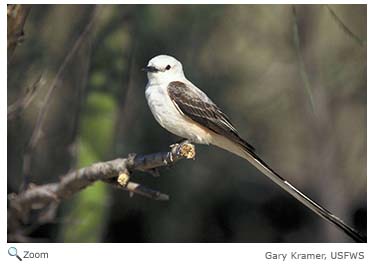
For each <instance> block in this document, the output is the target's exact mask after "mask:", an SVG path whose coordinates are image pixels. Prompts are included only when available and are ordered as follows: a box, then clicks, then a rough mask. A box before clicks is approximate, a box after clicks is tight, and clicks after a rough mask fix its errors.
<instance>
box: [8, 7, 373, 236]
mask: <svg viewBox="0 0 373 266" xmlns="http://www.w3.org/2000/svg"><path fill="white" fill-rule="evenodd" d="M27 8H28V9H29V10H28V16H27V18H26V19H25V24H24V29H23V33H24V34H23V35H22V43H20V44H19V45H17V46H16V47H15V48H14V50H13V51H11V53H9V46H8V77H7V82H8V96H7V97H8V99H7V100H8V106H12V105H14V103H17V101H19V100H20V99H22V97H24V95H27V94H30V91H31V94H32V97H31V98H32V99H30V101H29V103H28V104H27V106H26V107H25V108H24V110H22V111H18V112H13V113H11V115H10V116H9V108H8V134H7V135H8V147H7V153H8V163H7V164H8V177H7V178H8V193H13V192H15V193H17V192H19V191H20V190H21V189H22V187H23V186H25V184H28V183H34V184H45V183H49V182H55V181H58V178H59V177H60V176H62V175H64V174H65V173H67V172H68V171H70V170H73V169H76V168H81V167H84V166H87V165H90V164H92V163H94V162H99V161H106V160H111V159H114V158H117V157H125V156H127V154H128V153H132V152H135V153H139V154H147V153H152V152H158V151H167V150H168V146H169V145H170V144H172V143H174V142H175V141H178V140H179V139H178V138H177V137H175V136H173V135H171V134H170V133H168V132H166V131H165V130H164V129H162V128H161V127H160V126H159V125H158V124H157V123H156V121H155V120H154V118H153V116H152V114H151V112H150V110H149V108H148V106H147V103H146V100H145V96H144V89H145V85H146V83H147V78H146V75H145V74H144V73H143V72H141V71H140V69H141V68H142V67H143V66H146V64H147V62H148V61H149V60H150V59H151V58H152V57H153V56H156V55H159V54H169V55H172V56H174V57H176V58H177V59H179V60H180V61H181V62H182V63H183V65H184V71H185V74H186V76H187V78H189V79H190V80H192V81H193V83H194V84H196V85H197V86H198V87H200V88H201V89H202V90H204V91H205V92H206V93H207V94H208V95H209V96H210V97H211V98H212V99H213V101H215V102H216V103H217V105H219V106H220V107H221V108H222V109H223V110H224V111H225V113H227V115H228V116H229V117H230V119H231V121H232V123H233V124H234V125H235V126H236V127H237V129H238V130H239V132H240V133H241V135H242V137H244V138H245V139H247V140H248V142H249V143H250V144H251V145H253V146H254V147H256V150H257V152H258V154H259V155H260V156H261V157H262V158H263V159H264V160H265V161H266V162H267V163H268V164H269V165H271V166H272V168H273V169H275V170H276V171H277V172H278V173H280V174H281V175H283V176H284V177H286V178H287V179H288V180H289V181H290V182H291V183H292V184H294V185H295V186H296V187H298V188H299V189H300V190H302V191H303V192H304V193H305V194H307V195H308V196H309V197H311V198H312V199H314V200H315V201H316V202H318V203H320V204H321V205H323V206H324V207H326V208H327V209H329V210H330V211H332V212H333V213H335V214H336V215H337V216H339V217H341V218H342V219H343V220H345V221H346V222H347V223H348V224H350V225H352V226H354V227H356V228H357V229H358V230H360V231H361V232H363V233H365V234H366V226H367V220H366V212H367V200H366V193H367V192H366V185H367V176H366V154H367V149H366V144H367V129H366V127H367V124H366V120H367V97H366V95H367V72H366V71H367V61H366V55H367V48H366V34H367V24H366V21H367V12H366V5H330V6H326V5H295V6H292V5H103V6H93V5H33V6H27ZM9 23H10V22H9V12H8V38H9V27H10V26H11V25H10V24H9ZM8 41H9V39H8ZM46 99H47V100H46ZM40 110H43V115H42V119H41V120H40V119H38V115H39V111H40ZM39 118H40V117H39ZM35 128H37V130H36V131H35ZM160 173H161V176H160V177H152V176H150V175H149V174H143V173H138V172H136V173H135V174H134V175H133V176H132V179H133V180H135V181H136V182H139V183H141V184H143V185H146V186H148V187H151V188H153V189H157V190H160V191H162V192H163V193H167V194H169V195H170V200H169V201H165V202H160V201H155V200H151V199H147V198H144V197H141V196H138V195H135V196H133V197H130V196H129V195H128V193H127V192H125V191H122V190H116V189H115V188H112V187H110V186H108V185H106V184H103V183H100V182H97V183H95V184H94V185H93V186H91V187H89V188H87V189H85V190H83V191H82V192H81V193H79V194H76V195H75V196H74V197H72V198H71V199H69V200H66V201H63V202H61V204H60V205H59V206H58V208H57V207H56V208H55V209H54V211H53V212H51V213H49V218H48V219H44V220H43V219H36V218H35V219H33V216H31V219H30V221H28V222H27V223H25V224H24V225H23V226H24V232H23V238H18V240H14V239H12V238H8V241H31V242H40V241H41V242H350V241H351V239H350V238H348V237H346V236H345V235H344V234H343V233H342V232H340V231H339V230H337V229H335V228H334V227H333V226H331V225H329V224H328V223H327V222H325V221H324V220H322V219H321V218H319V217H318V216H316V215H315V214H314V213H312V212H311V211H309V210H308V209H307V208H305V207H304V206H303V205H301V204H300V203H298V201H297V200H295V199H294V198H292V197H291V196H290V195H288V194H287V193H286V192H284V191H282V190H281V189H280V188H279V187H278V186H277V185H275V184H274V183H272V182H271V181H270V180H269V179H268V178H266V177H265V176H264V175H263V174H261V173H260V172H259V171H258V170H256V169H255V168H254V167H252V166H251V165H249V164H248V163H247V162H245V161H244V160H242V159H240V158H238V157H236V156H234V155H232V154H229V153H227V152H225V151H223V150H219V149H218V148H215V147H207V146H197V158H196V160H195V161H186V160H183V161H180V162H178V163H177V164H175V165H174V166H172V167H170V168H167V169H161V171H160ZM35 217H36V216H35ZM8 226H10V225H8Z"/></svg>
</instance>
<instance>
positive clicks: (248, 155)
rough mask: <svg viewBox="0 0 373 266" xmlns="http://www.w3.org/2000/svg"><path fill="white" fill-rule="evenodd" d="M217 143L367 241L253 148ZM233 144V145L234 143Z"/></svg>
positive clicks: (349, 234)
mask: <svg viewBox="0 0 373 266" xmlns="http://www.w3.org/2000/svg"><path fill="white" fill-rule="evenodd" d="M220 140H221V141H218V142H217V143H212V144H214V145H216V146H219V147H220V148H223V149H225V150H228V151H230V152H232V153H235V154H236V155H238V156H240V157H242V158H244V159H245V160H247V161H248V162H250V163H251V164H252V165H254V166H255V167H256V168H257V169H258V170H259V171H261V172H262V173H263V174H265V175H266V176H267V177H269V178H270V179H271V180H272V181H273V182H275V183H276V184H277V185H279V186H280V187H281V188H282V189H284V190H285V191H286V192H288V193H289V194H290V195H292V196H293V197H294V198H296V199H297V200H298V201H300V202H301V203H302V204H303V205H305V206H306V207H308V208H309V209H311V210H312V211H313V212H315V213H316V214H317V215H319V216H320V217H322V218H323V219H325V220H326V221H328V222H330V223H331V224H333V225H335V226H336V227H337V228H339V229H340V230H342V231H343V232H344V233H345V234H347V235H348V236H350V237H351V238H352V239H353V240H355V241H356V242H361V243H365V242H367V238H366V236H364V235H362V234H360V233H359V232H358V231H357V230H356V229H354V228H352V227H351V226H349V225H347V224H346V223H345V222H344V221H343V220H342V219H340V218H339V217H337V216H335V215H334V214H333V213H331V212H330V211H328V210H327V209H325V208H324V207H322V206H320V205H319V204H317V203H316V202H314V201H313V200H311V199H310V198H308V197H307V196H306V195H304V194H303V193H302V192H300V191H299V190H298V189H297V188H296V187H294V186H293V185H292V184H290V183H289V182H288V181H287V180H286V179H284V178H283V177H281V176H280V175H279V174H277V173H276V172H275V171H273V170H272V169H271V168H270V167H269V166H268V165H267V164H266V163H265V162H264V161H263V160H262V159H261V158H260V157H259V156H258V155H257V154H256V153H255V152H254V151H253V150H252V149H251V148H247V147H245V146H244V145H242V144H237V143H233V142H230V141H229V142H230V143H229V142H227V141H226V140H223V139H220ZM232 144H233V145H232Z"/></svg>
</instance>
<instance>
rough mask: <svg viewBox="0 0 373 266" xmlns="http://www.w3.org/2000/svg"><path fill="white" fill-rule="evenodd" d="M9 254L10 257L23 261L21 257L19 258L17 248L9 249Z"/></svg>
mask: <svg viewBox="0 0 373 266" xmlns="http://www.w3.org/2000/svg"><path fill="white" fill-rule="evenodd" d="M8 254H9V255H10V256H12V257H13V256H16V257H17V259H19V260H20V261H22V259H21V257H20V256H18V254H17V249H16V248H15V247H10V248H9V249H8Z"/></svg>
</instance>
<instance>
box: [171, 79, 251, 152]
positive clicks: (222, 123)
mask: <svg viewBox="0 0 373 266" xmlns="http://www.w3.org/2000/svg"><path fill="white" fill-rule="evenodd" d="M167 92H168V95H169V96H170V98H171V100H172V101H173V103H174V104H175V106H176V108H177V109H178V110H179V111H180V112H181V113H182V114H183V115H185V116H187V117H189V118H190V119H192V120H193V121H195V122H197V123H199V124H200V125H202V126H204V127H206V128H208V129H210V130H211V131H213V132H215V133H217V134H220V135H223V136H225V137H227V138H229V139H230V140H232V141H234V142H236V143H238V144H240V145H241V146H243V147H244V148H245V149H247V150H248V151H249V152H254V150H255V149H254V147H253V146H251V145H250V144H249V143H247V142H246V141H245V140H243V139H242V138H241V137H240V136H239V135H238V132H237V130H236V129H235V127H234V126H233V125H232V123H231V122H230V121H229V119H228V117H227V116H226V115H225V114H224V113H223V112H222V111H221V110H220V108H219V107H218V106H216V104H214V103H213V102H212V101H211V100H209V99H208V98H207V96H206V95H204V94H199V92H198V91H195V90H193V89H192V88H190V87H189V86H188V85H187V84H185V83H183V82H180V81H173V82H170V84H168V87H167ZM207 99H208V100H207Z"/></svg>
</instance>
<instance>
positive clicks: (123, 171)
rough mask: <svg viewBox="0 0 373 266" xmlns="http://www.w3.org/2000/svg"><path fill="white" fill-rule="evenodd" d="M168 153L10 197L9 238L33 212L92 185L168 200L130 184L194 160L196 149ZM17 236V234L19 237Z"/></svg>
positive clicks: (110, 164)
mask: <svg viewBox="0 0 373 266" xmlns="http://www.w3.org/2000/svg"><path fill="white" fill-rule="evenodd" d="M170 147H171V149H170V151H168V152H158V153H153V154H147V155H135V154H130V155H128V157H127V158H118V159H115V160H112V161H107V162H99V163H95V164H93V165H91V166H88V167H85V168H81V169H78V170H75V171H72V172H69V173H67V174H66V175H64V176H62V177H60V181H59V182H56V183H49V184H45V185H40V186H38V185H34V184H31V185H30V186H29V187H28V188H27V189H26V190H24V191H23V192H21V193H19V194H15V193H13V194H9V195H8V203H9V204H8V225H10V226H9V229H8V230H9V232H8V234H13V233H16V231H18V229H19V228H20V227H22V223H23V224H24V223H27V222H29V217H30V211H32V210H41V209H46V208H47V207H48V205H50V204H56V203H59V202H60V201H61V200H65V199H68V198H70V197H71V196H73V195H74V194H76V193H78V192H80V191H81V190H83V189H85V188H86V187H88V186H89V185H92V184H93V183H95V182H96V181H103V182H105V183H109V184H111V185H113V186H115V187H117V188H120V189H124V190H126V191H129V192H130V194H131V195H132V194H134V193H135V194H139V195H141V196H145V197H148V198H151V199H154V200H168V199H169V196H168V195H166V194H163V193H161V192H159V191H155V190H152V189H150V188H147V187H145V186H142V185H140V184H138V183H135V182H132V181H129V176H130V174H131V172H133V171H142V172H150V173H152V172H153V171H154V169H158V168H159V167H164V166H170V165H173V164H174V163H176V162H177V161H179V160H181V159H194V157H195V148H194V145H193V144H191V143H189V142H187V141H184V142H182V143H180V144H173V145H171V146H170ZM17 234H18V233H17Z"/></svg>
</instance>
